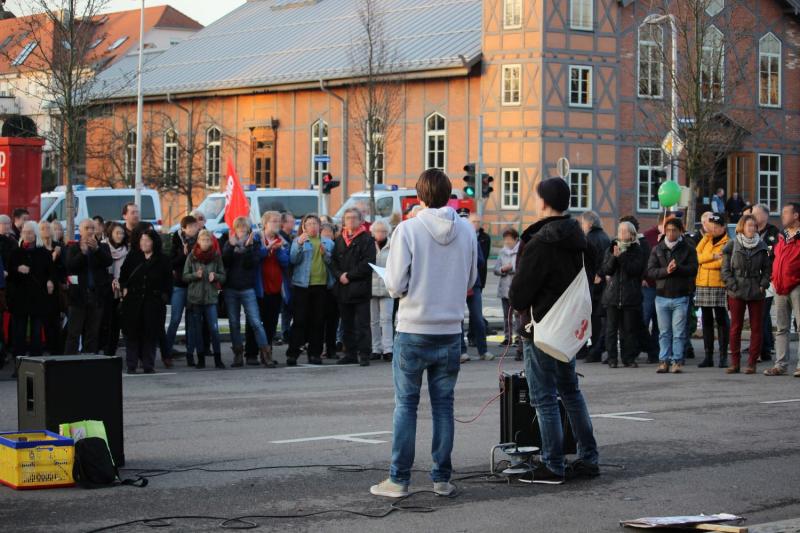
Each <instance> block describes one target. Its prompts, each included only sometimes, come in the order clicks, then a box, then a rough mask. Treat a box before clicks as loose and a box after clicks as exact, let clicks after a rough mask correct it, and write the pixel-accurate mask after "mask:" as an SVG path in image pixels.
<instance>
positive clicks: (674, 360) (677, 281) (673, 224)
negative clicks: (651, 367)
mask: <svg viewBox="0 0 800 533" xmlns="http://www.w3.org/2000/svg"><path fill="white" fill-rule="evenodd" d="M647 277H649V278H652V279H654V280H655V282H656V315H657V316H658V330H659V335H658V344H659V353H658V358H659V365H658V370H656V372H657V373H659V374H665V373H667V372H671V373H673V374H680V373H681V372H683V363H684V349H685V346H686V342H687V338H686V320H687V315H688V311H689V299H690V298H691V297H692V294H693V293H694V288H695V279H696V277H697V252H696V251H695V249H694V247H693V246H690V245H689V244H687V241H686V238H685V237H684V236H683V223H682V222H681V221H680V219H678V218H669V219H667V220H666V221H665V222H664V238H663V239H661V242H659V243H658V245H656V247H655V248H653V251H652V252H651V253H650V259H649V260H648V262H647Z"/></svg>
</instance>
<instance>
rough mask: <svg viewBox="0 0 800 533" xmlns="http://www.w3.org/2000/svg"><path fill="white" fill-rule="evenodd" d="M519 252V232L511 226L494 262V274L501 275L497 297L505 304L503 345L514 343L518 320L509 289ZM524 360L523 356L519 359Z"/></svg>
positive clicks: (505, 234)
mask: <svg viewBox="0 0 800 533" xmlns="http://www.w3.org/2000/svg"><path fill="white" fill-rule="evenodd" d="M518 254H519V232H518V231H517V230H515V229H514V228H509V229H507V230H505V231H504V232H503V248H502V249H501V250H500V254H499V255H498V257H497V261H496V262H495V264H494V274H495V276H499V277H500V281H499V282H498V284H497V297H498V298H500V303H501V304H502V306H503V333H504V337H505V338H504V339H503V342H502V343H500V345H501V346H509V345H511V344H513V343H514V331H516V330H517V328H516V327H515V326H516V325H517V324H516V323H517V320H516V319H515V318H514V312H513V310H512V309H511V300H509V296H508V291H509V290H510V289H511V281H512V280H513V279H514V274H515V273H516V271H517V269H516V267H517V255H518ZM517 360H518V361H521V360H522V357H519V359H517Z"/></svg>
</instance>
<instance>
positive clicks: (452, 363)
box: [390, 333, 461, 485]
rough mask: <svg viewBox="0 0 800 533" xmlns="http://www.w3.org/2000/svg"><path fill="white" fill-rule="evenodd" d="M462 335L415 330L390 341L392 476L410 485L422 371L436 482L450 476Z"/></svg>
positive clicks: (396, 480) (397, 480) (448, 478)
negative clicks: (426, 393) (416, 332)
mask: <svg viewBox="0 0 800 533" xmlns="http://www.w3.org/2000/svg"><path fill="white" fill-rule="evenodd" d="M460 344H461V340H460V334H459V333H456V334H453V335H416V334H413V333H398V334H397V336H396V337H395V340H394V352H393V358H392V374H393V376H394V401H395V408H394V428H393V429H394V431H393V435H392V466H391V469H390V475H391V478H392V481H394V482H395V483H400V484H403V485H408V482H409V480H410V479H411V467H412V466H413V465H414V446H415V443H416V438H417V406H418V405H419V391H420V388H421V387H422V374H423V372H425V370H427V371H428V392H429V394H430V398H431V417H432V418H433V443H432V444H431V456H432V458H433V467H432V468H431V479H432V480H433V481H434V483H438V482H442V481H450V475H451V474H452V472H453V465H452V463H451V461H450V454H451V452H452V451H453V435H454V432H455V427H454V426H455V424H454V419H453V391H454V389H455V387H456V380H458V371H459V369H460V368H461V363H460V362H459V360H460V356H461V352H460Z"/></svg>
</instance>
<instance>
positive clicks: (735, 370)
mask: <svg viewBox="0 0 800 533" xmlns="http://www.w3.org/2000/svg"><path fill="white" fill-rule="evenodd" d="M725 373H726V374H738V373H739V365H733V366H729V367H728V369H727V370H725Z"/></svg>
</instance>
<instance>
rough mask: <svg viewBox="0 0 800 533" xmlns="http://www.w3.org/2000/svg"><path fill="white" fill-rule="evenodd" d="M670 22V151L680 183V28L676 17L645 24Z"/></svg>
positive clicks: (672, 174) (648, 19)
mask: <svg viewBox="0 0 800 533" xmlns="http://www.w3.org/2000/svg"><path fill="white" fill-rule="evenodd" d="M666 21H669V25H670V30H671V31H672V64H671V65H670V78H671V82H672V110H671V115H672V124H671V126H670V127H671V129H672V137H673V141H672V148H671V150H670V152H671V153H670V179H671V180H672V181H675V182H677V181H678V154H677V145H678V143H677V142H676V139H677V138H678V86H677V83H678V79H677V73H678V27H677V23H676V22H675V15H671V14H670V15H658V14H655V13H654V14H652V15H648V16H647V17H645V19H644V23H645V24H652V25H659V24H663V23H664V22H666Z"/></svg>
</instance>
